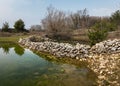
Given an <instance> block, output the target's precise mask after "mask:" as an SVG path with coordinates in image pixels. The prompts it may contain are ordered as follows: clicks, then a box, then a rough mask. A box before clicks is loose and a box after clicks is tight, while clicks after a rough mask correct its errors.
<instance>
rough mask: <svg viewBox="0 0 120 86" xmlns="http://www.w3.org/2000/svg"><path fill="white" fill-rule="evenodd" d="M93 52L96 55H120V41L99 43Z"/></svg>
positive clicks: (92, 49)
mask: <svg viewBox="0 0 120 86" xmlns="http://www.w3.org/2000/svg"><path fill="white" fill-rule="evenodd" d="M91 52H93V53H96V54H101V53H105V54H112V53H120V39H114V40H106V41H103V42H100V43H97V44H96V45H94V46H93V47H92V48H91Z"/></svg>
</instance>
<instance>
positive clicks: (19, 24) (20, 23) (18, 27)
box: [14, 19, 25, 32]
mask: <svg viewBox="0 0 120 86" xmlns="http://www.w3.org/2000/svg"><path fill="white" fill-rule="evenodd" d="M14 28H15V30H16V31H17V32H23V31H25V24H24V21H23V20H22V19H19V20H17V21H16V22H15V24H14Z"/></svg>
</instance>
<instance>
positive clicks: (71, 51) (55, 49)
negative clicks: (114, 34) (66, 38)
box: [19, 36, 120, 59]
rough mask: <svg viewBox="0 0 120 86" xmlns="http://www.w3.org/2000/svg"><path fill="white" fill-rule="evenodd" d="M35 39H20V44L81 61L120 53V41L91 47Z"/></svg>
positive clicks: (115, 40)
mask: <svg viewBox="0 0 120 86" xmlns="http://www.w3.org/2000/svg"><path fill="white" fill-rule="evenodd" d="M33 40H35V37H33V36H31V37H28V38H24V39H20V40H19V43H20V44H22V45H24V46H25V47H28V48H29V49H33V50H36V51H42V52H47V53H50V54H52V55H55V56H57V57H71V58H76V59H80V58H82V57H89V56H90V54H104V53H105V54H112V53H119V52H120V39H114V40H107V41H103V42H100V43H97V44H96V45H94V46H92V47H90V46H89V45H84V44H79V43H77V44H76V45H71V44H69V43H58V42H52V41H51V40H49V39H46V40H44V41H43V40H42V41H39V42H33ZM37 40H38V39H37Z"/></svg>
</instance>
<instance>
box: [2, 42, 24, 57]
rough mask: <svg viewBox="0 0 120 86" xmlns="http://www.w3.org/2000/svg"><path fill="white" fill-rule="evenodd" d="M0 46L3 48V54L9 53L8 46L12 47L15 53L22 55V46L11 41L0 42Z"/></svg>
mask: <svg viewBox="0 0 120 86" xmlns="http://www.w3.org/2000/svg"><path fill="white" fill-rule="evenodd" d="M0 48H2V49H3V51H4V53H5V54H9V51H10V48H14V51H15V53H16V54H17V55H19V56H22V55H23V54H24V51H25V50H24V48H22V47H21V46H19V45H17V44H16V43H13V42H0Z"/></svg>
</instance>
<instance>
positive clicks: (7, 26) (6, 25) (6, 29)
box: [2, 22, 9, 32]
mask: <svg viewBox="0 0 120 86" xmlns="http://www.w3.org/2000/svg"><path fill="white" fill-rule="evenodd" d="M2 31H3V32H8V31H9V24H8V23H7V22H5V23H4V24H3V27H2Z"/></svg>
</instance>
